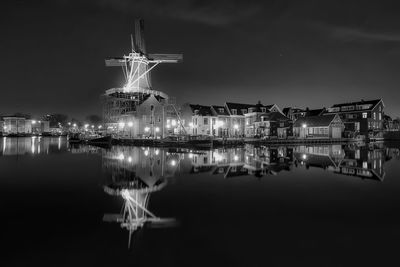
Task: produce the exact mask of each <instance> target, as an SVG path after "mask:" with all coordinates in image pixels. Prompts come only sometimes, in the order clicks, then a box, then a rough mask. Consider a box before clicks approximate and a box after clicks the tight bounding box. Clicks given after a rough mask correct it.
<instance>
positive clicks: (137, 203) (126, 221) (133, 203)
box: [103, 187, 175, 247]
mask: <svg viewBox="0 0 400 267" xmlns="http://www.w3.org/2000/svg"><path fill="white" fill-rule="evenodd" d="M105 191H106V192H107V193H112V192H114V193H116V194H119V195H120V196H121V197H122V199H123V200H124V205H123V208H122V211H121V214H104V217H103V220H104V221H108V222H117V223H120V225H121V227H122V228H124V229H126V230H128V231H129V240H128V247H130V244H131V237H132V234H133V233H135V232H136V231H137V230H139V229H140V228H142V227H143V226H145V224H148V223H150V224H152V225H155V224H156V225H158V226H162V227H166V226H170V225H173V224H174V223H175V219H171V218H159V217H157V216H155V215H154V214H153V213H152V212H151V211H149V210H148V208H147V206H148V202H149V198H150V192H146V191H143V190H128V189H122V190H118V191H113V190H110V189H109V188H107V187H106V188H105Z"/></svg>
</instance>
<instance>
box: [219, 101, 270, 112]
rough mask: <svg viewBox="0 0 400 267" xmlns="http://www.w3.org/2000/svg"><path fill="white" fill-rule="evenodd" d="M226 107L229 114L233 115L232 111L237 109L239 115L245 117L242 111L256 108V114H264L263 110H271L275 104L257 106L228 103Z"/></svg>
mask: <svg viewBox="0 0 400 267" xmlns="http://www.w3.org/2000/svg"><path fill="white" fill-rule="evenodd" d="M226 106H227V107H228V109H229V112H230V113H231V114H232V109H236V111H237V115H244V114H243V113H242V109H246V110H248V109H249V108H255V112H263V111H262V110H261V108H265V109H266V110H270V109H271V108H272V107H273V106H274V104H272V105H263V104H261V103H257V104H242V103H232V102H226Z"/></svg>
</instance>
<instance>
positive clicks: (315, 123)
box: [293, 114, 336, 127]
mask: <svg viewBox="0 0 400 267" xmlns="http://www.w3.org/2000/svg"><path fill="white" fill-rule="evenodd" d="M335 117H336V114H328V115H323V116H310V117H301V118H298V119H297V120H296V121H295V122H294V124H293V127H301V126H302V125H303V124H306V125H307V127H324V126H329V124H331V122H332V121H333V119H334V118H335Z"/></svg>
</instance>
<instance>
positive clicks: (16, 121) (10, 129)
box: [3, 116, 32, 134]
mask: <svg viewBox="0 0 400 267" xmlns="http://www.w3.org/2000/svg"><path fill="white" fill-rule="evenodd" d="M3 121H4V123H3V133H4V134H30V133H32V120H29V119H26V118H24V117H19V116H6V117H3Z"/></svg>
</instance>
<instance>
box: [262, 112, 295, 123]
mask: <svg viewBox="0 0 400 267" xmlns="http://www.w3.org/2000/svg"><path fill="white" fill-rule="evenodd" d="M261 117H264V118H265V120H268V121H287V120H290V119H289V118H288V117H286V116H285V115H283V114H282V113H280V112H268V113H264V114H262V115H261Z"/></svg>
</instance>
